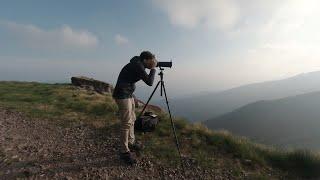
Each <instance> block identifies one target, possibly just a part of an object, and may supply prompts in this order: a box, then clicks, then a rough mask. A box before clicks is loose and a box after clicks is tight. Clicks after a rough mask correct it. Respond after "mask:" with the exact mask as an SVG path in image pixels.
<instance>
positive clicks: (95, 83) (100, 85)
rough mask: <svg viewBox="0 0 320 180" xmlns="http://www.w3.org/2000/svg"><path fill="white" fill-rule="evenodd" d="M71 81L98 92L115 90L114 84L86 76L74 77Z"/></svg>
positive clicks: (78, 85) (75, 84)
mask: <svg viewBox="0 0 320 180" xmlns="http://www.w3.org/2000/svg"><path fill="white" fill-rule="evenodd" d="M71 83H72V84H73V85H74V86H77V87H81V88H85V89H87V90H94V91H96V92H98V93H112V91H113V87H112V85H110V84H108V83H106V82H103V81H99V80H95V79H92V78H88V77H85V76H79V77H72V78H71Z"/></svg>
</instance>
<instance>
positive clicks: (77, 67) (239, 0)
mask: <svg viewBox="0 0 320 180" xmlns="http://www.w3.org/2000/svg"><path fill="white" fill-rule="evenodd" d="M0 3H1V6H0V63H1V66H0V80H26V81H49V82H63V81H67V80H68V79H69V78H70V77H71V76H73V75H86V76H90V77H94V78H97V79H100V80H104V81H108V82H110V83H113V84H114V83H115V81H116V78H117V75H118V73H119V71H120V69H121V68H122V66H123V65H125V64H126V63H127V62H128V61H129V60H130V58H131V57H132V56H134V55H138V54H139V53H140V52H141V51H142V50H150V51H152V52H153V53H155V54H156V57H157V58H158V60H160V61H168V60H171V59H172V61H173V64H174V66H173V68H172V69H170V70H167V71H166V80H167V84H168V85H169V86H170V90H171V91H172V93H173V94H189V93H192V92H198V91H207V90H221V89H226V88H230V87H234V86H238V85H242V84H247V83H253V82H260V81H266V80H275V79H282V78H285V77H289V76H293V75H296V74H299V73H303V72H310V71H317V70H319V67H320V59H319V57H320V33H319V32H320V21H319V18H320V11H319V7H320V2H319V1H317V0H136V1H132V0H120V1H116V0H114V1H111V0H91V1H84V0H68V1H54V0H50V1H49V0H28V1H18V0H8V1H6V0H0Z"/></svg>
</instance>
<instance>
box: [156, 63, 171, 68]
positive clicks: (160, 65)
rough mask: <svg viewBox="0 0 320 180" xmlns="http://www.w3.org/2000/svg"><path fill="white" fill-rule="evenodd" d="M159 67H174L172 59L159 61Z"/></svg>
mask: <svg viewBox="0 0 320 180" xmlns="http://www.w3.org/2000/svg"><path fill="white" fill-rule="evenodd" d="M157 67H168V68H171V67H172V61H171V62H158V64H157Z"/></svg>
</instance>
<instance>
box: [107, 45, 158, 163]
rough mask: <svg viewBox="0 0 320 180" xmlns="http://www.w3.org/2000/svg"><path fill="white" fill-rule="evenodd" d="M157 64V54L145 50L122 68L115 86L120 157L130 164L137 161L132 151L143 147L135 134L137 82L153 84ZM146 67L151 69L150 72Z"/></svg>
mask: <svg viewBox="0 0 320 180" xmlns="http://www.w3.org/2000/svg"><path fill="white" fill-rule="evenodd" d="M156 65H157V61H156V59H155V56H154V55H153V54H152V53H151V52H149V51H143V52H142V53H141V54H140V56H135V57H133V58H132V59H131V60H130V63H128V64H127V65H125V66H124V67H123V68H122V70H121V72H120V74H119V77H118V81H117V84H116V86H115V88H114V92H113V97H114V99H115V101H116V103H117V105H118V107H119V113H120V120H121V125H120V158H121V159H122V160H124V161H125V162H126V163H128V164H134V163H136V162H137V161H136V159H135V155H134V153H133V152H132V151H134V150H140V149H141V145H139V144H138V143H136V142H135V136H134V122H135V120H136V115H135V103H134V98H133V92H134V90H135V83H136V82H137V81H139V80H141V79H142V80H143V81H144V82H145V83H146V84H147V85H149V86H152V84H153V81H154V76H155V72H156V70H155V67H156ZM145 68H147V69H150V73H149V74H147V72H146V71H145ZM130 150H131V151H130Z"/></svg>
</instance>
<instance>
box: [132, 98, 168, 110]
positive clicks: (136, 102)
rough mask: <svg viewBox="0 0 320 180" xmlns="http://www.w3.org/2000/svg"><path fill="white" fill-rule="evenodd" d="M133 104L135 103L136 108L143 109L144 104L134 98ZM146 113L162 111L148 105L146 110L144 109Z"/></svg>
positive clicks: (157, 107)
mask: <svg viewBox="0 0 320 180" xmlns="http://www.w3.org/2000/svg"><path fill="white" fill-rule="evenodd" d="M134 103H135V106H136V107H137V108H141V109H142V108H143V107H144V105H145V103H144V102H143V101H141V100H139V99H137V98H134ZM146 111H153V112H156V113H164V110H163V109H162V108H161V107H159V106H155V105H152V104H148V106H147V108H146Z"/></svg>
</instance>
